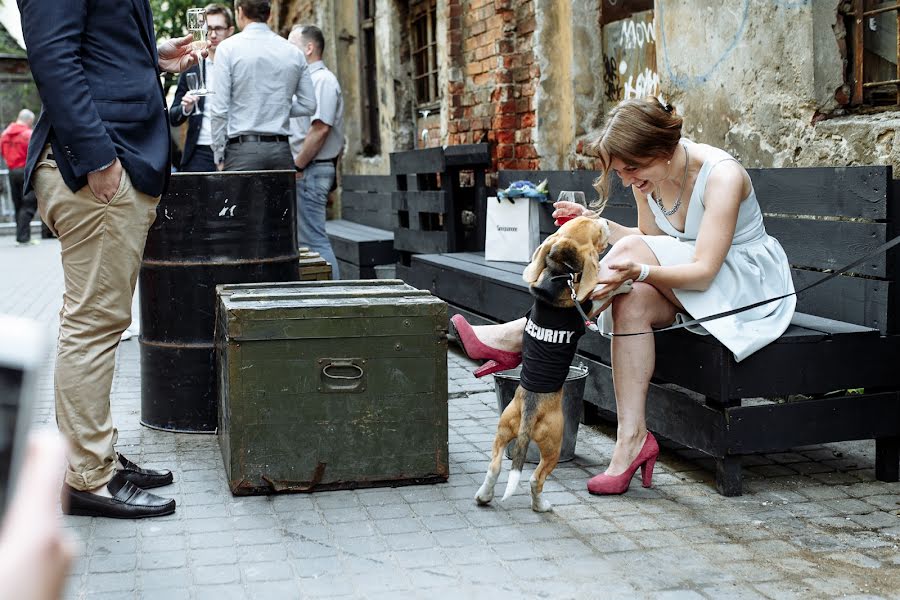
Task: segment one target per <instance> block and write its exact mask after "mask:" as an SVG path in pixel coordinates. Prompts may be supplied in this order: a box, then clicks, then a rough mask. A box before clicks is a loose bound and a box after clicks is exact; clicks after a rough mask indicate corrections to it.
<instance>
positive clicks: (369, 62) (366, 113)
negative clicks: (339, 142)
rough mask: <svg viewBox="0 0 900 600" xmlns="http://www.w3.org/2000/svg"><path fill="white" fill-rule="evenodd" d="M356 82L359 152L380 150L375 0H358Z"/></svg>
mask: <svg viewBox="0 0 900 600" xmlns="http://www.w3.org/2000/svg"><path fill="white" fill-rule="evenodd" d="M359 40H360V44H359V70H360V73H359V81H360V94H359V96H360V100H361V102H362V123H361V124H362V131H361V132H360V134H361V140H360V141H361V143H362V152H363V154H364V155H366V156H375V155H377V154H380V153H381V133H380V130H379V111H378V69H377V63H376V48H375V0H359Z"/></svg>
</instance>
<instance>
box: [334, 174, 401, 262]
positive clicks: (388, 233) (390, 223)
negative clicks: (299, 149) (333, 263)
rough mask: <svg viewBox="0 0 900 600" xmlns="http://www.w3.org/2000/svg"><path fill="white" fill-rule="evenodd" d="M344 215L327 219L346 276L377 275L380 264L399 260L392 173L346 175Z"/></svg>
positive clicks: (343, 197) (342, 195) (342, 200)
mask: <svg viewBox="0 0 900 600" xmlns="http://www.w3.org/2000/svg"><path fill="white" fill-rule="evenodd" d="M341 188H342V190H341V217H342V218H341V219H336V220H332V221H326V222H325V232H326V233H327V234H328V239H329V240H330V241H331V247H332V249H333V250H334V255H335V258H337V261H338V267H339V268H340V272H341V278H342V279H376V278H377V270H378V268H380V267H383V266H387V265H390V266H391V268H393V265H394V264H395V263H396V262H397V254H396V252H395V251H394V221H396V216H395V213H394V212H393V210H392V202H393V189H394V178H393V177H392V176H390V175H344V176H343V178H342V179H341Z"/></svg>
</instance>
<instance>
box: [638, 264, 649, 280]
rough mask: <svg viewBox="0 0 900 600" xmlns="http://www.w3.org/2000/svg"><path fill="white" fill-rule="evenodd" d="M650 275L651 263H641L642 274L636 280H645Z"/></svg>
mask: <svg viewBox="0 0 900 600" xmlns="http://www.w3.org/2000/svg"><path fill="white" fill-rule="evenodd" d="M649 275H650V265H641V274H640V275H638V276H637V279H635V281H644V280H645V279H647V277H648V276H649Z"/></svg>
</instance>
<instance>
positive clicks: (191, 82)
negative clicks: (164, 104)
mask: <svg viewBox="0 0 900 600" xmlns="http://www.w3.org/2000/svg"><path fill="white" fill-rule="evenodd" d="M184 76H185V77H186V78H187V85H188V93H189V94H190V95H191V96H197V95H199V94H198V92H199V91H200V80H199V79H198V77H197V74H196V73H185V74H184ZM202 114H203V111H202V110H200V101H199V100H198V101H197V102H194V112H192V113H191V116H194V115H196V116H198V117H199V116H201V115H202Z"/></svg>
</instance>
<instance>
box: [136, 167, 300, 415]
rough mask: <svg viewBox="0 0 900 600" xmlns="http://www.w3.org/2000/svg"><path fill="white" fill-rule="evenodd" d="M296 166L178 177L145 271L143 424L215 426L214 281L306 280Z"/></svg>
mask: <svg viewBox="0 0 900 600" xmlns="http://www.w3.org/2000/svg"><path fill="white" fill-rule="evenodd" d="M295 198H296V189H295V180H294V172H293V171H247V172H222V173H203V174H201V173H176V174H174V175H173V176H172V179H171V182H170V183H169V189H168V191H167V192H166V194H165V195H164V196H163V197H162V199H161V200H160V203H159V207H158V208H157V210H156V222H155V223H154V224H153V227H151V228H150V232H149V234H148V236H147V245H146V247H145V249H144V259H143V262H142V263H141V272H140V300H141V337H140V344H141V423H143V424H144V425H146V426H148V427H153V428H157V429H165V430H169V431H181V432H213V431H215V429H216V423H217V411H218V400H217V389H216V369H215V366H216V363H215V352H214V345H213V333H214V330H215V313H216V310H215V302H216V285H218V284H220V283H261V282H269V281H297V280H298V279H299V268H298V259H299V252H298V250H297V232H296V211H297V209H296V206H297V204H296V201H295Z"/></svg>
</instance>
